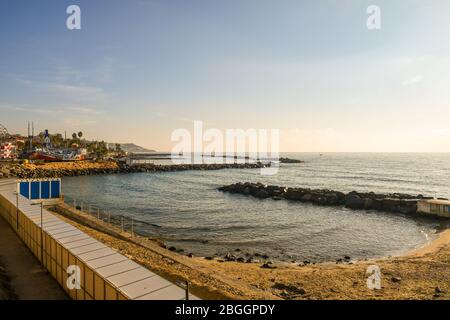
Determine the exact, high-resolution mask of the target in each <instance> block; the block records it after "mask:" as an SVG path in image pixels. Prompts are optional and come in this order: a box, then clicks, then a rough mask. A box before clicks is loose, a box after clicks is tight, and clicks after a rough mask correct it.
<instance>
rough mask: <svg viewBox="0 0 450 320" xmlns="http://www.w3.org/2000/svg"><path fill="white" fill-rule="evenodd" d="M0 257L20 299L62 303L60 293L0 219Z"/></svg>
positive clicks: (62, 293) (36, 261)
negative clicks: (58, 301)
mask: <svg viewBox="0 0 450 320" xmlns="http://www.w3.org/2000/svg"><path fill="white" fill-rule="evenodd" d="M0 257H1V260H2V264H3V267H4V268H5V269H6V274H7V275H8V276H9V277H10V278H11V287H12V289H13V290H14V292H15V294H16V295H17V297H18V299H20V300H65V299H68V297H67V295H66V293H65V292H64V290H63V289H62V288H61V287H60V286H59V284H58V283H57V282H56V280H55V279H53V278H52V276H51V275H50V274H49V273H48V272H47V270H45V269H44V268H43V267H41V264H40V263H39V261H38V260H37V259H36V258H35V257H34V256H33V254H32V253H31V251H30V250H29V249H28V248H27V247H26V246H25V245H24V244H23V242H22V241H21V240H20V239H19V237H17V235H16V233H15V232H14V231H13V230H12V229H11V227H10V226H9V224H8V223H7V222H6V221H5V220H4V219H3V218H1V217H0Z"/></svg>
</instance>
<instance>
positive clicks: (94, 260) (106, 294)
mask: <svg viewBox="0 0 450 320" xmlns="http://www.w3.org/2000/svg"><path fill="white" fill-rule="evenodd" d="M15 191H16V185H15V183H14V180H0V214H1V215H2V216H3V218H5V220H6V221H8V222H9V223H10V225H11V227H12V230H15V231H16V234H17V235H18V236H19V237H20V238H22V240H23V241H24V242H25V244H26V246H27V247H28V248H29V249H30V250H31V252H32V253H33V254H34V255H35V256H36V258H38V259H39V261H41V263H42V264H43V265H44V266H45V268H46V269H47V270H48V271H49V272H50V274H51V275H52V276H53V277H54V278H55V279H56V280H57V282H58V283H59V284H60V285H61V287H62V288H63V289H64V291H65V292H66V293H67V294H68V295H69V296H70V297H71V298H72V299H77V300H84V299H89V300H90V299H96V300H128V299H133V300H134V299H137V300H183V299H186V291H185V289H183V288H181V287H179V286H177V285H175V284H173V283H171V282H169V281H168V280H166V279H164V278H162V277H161V276H159V275H157V274H155V273H153V272H152V271H150V270H148V269H146V268H144V267H143V266H141V265H139V264H137V263H136V262H134V261H132V260H130V259H129V258H127V257H125V256H124V255H122V254H120V253H118V252H117V251H115V250H113V249H111V248H109V247H107V246H106V245H104V244H103V243H101V242H99V241H97V240H96V239H94V238H92V237H90V236H89V235H87V234H86V233H84V232H82V231H81V230H79V229H77V228H75V227H74V226H72V225H70V224H68V223H66V222H64V221H63V220H61V219H59V218H58V217H56V216H55V215H53V214H52V213H50V212H48V211H47V210H45V209H43V211H42V220H43V228H42V230H43V236H42V239H43V241H42V242H41V240H40V239H41V207H40V205H32V202H31V201H30V200H28V199H26V198H24V197H21V196H19V198H18V203H19V228H18V229H17V223H16V214H17V212H16V201H17V195H16V194H15ZM16 229H17V230H16ZM42 248H43V250H42ZM41 250H42V253H41ZM41 257H42V258H41ZM42 260H43V261H42ZM71 265H72V266H78V267H79V270H80V272H81V274H80V286H81V287H80V288H78V289H70V288H68V287H67V278H68V274H67V267H68V266H71ZM189 299H198V298H197V297H195V296H193V295H191V294H189Z"/></svg>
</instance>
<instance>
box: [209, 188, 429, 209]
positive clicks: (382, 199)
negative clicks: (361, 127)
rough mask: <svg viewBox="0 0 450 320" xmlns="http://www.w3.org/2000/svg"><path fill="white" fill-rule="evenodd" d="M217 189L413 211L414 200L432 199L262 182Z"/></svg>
mask: <svg viewBox="0 0 450 320" xmlns="http://www.w3.org/2000/svg"><path fill="white" fill-rule="evenodd" d="M218 190H219V191H223V192H229V193H239V194H243V195H247V196H252V197H255V198H259V199H266V198H271V199H273V200H291V201H299V202H306V203H313V204H316V205H321V206H345V207H347V208H351V209H366V210H378V211H388V212H397V213H403V214H414V213H416V212H417V201H419V200H421V199H432V198H431V197H424V196H423V195H420V194H419V195H408V194H403V193H392V194H380V193H373V192H356V191H352V192H349V193H344V192H340V191H333V190H328V189H309V188H286V187H280V186H271V185H265V184H262V183H251V182H245V183H235V184H230V185H226V186H223V187H220V188H218Z"/></svg>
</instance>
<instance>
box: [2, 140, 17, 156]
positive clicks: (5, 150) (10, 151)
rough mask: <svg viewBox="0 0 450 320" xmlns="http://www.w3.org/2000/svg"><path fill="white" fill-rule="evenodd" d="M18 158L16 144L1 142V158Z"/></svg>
mask: <svg viewBox="0 0 450 320" xmlns="http://www.w3.org/2000/svg"><path fill="white" fill-rule="evenodd" d="M14 158H16V145H15V144H13V143H11V142H3V143H1V144H0V159H14Z"/></svg>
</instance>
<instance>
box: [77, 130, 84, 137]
mask: <svg viewBox="0 0 450 320" xmlns="http://www.w3.org/2000/svg"><path fill="white" fill-rule="evenodd" d="M82 136H83V132H81V131H80V132H78V138H80V139H81V137H82Z"/></svg>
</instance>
